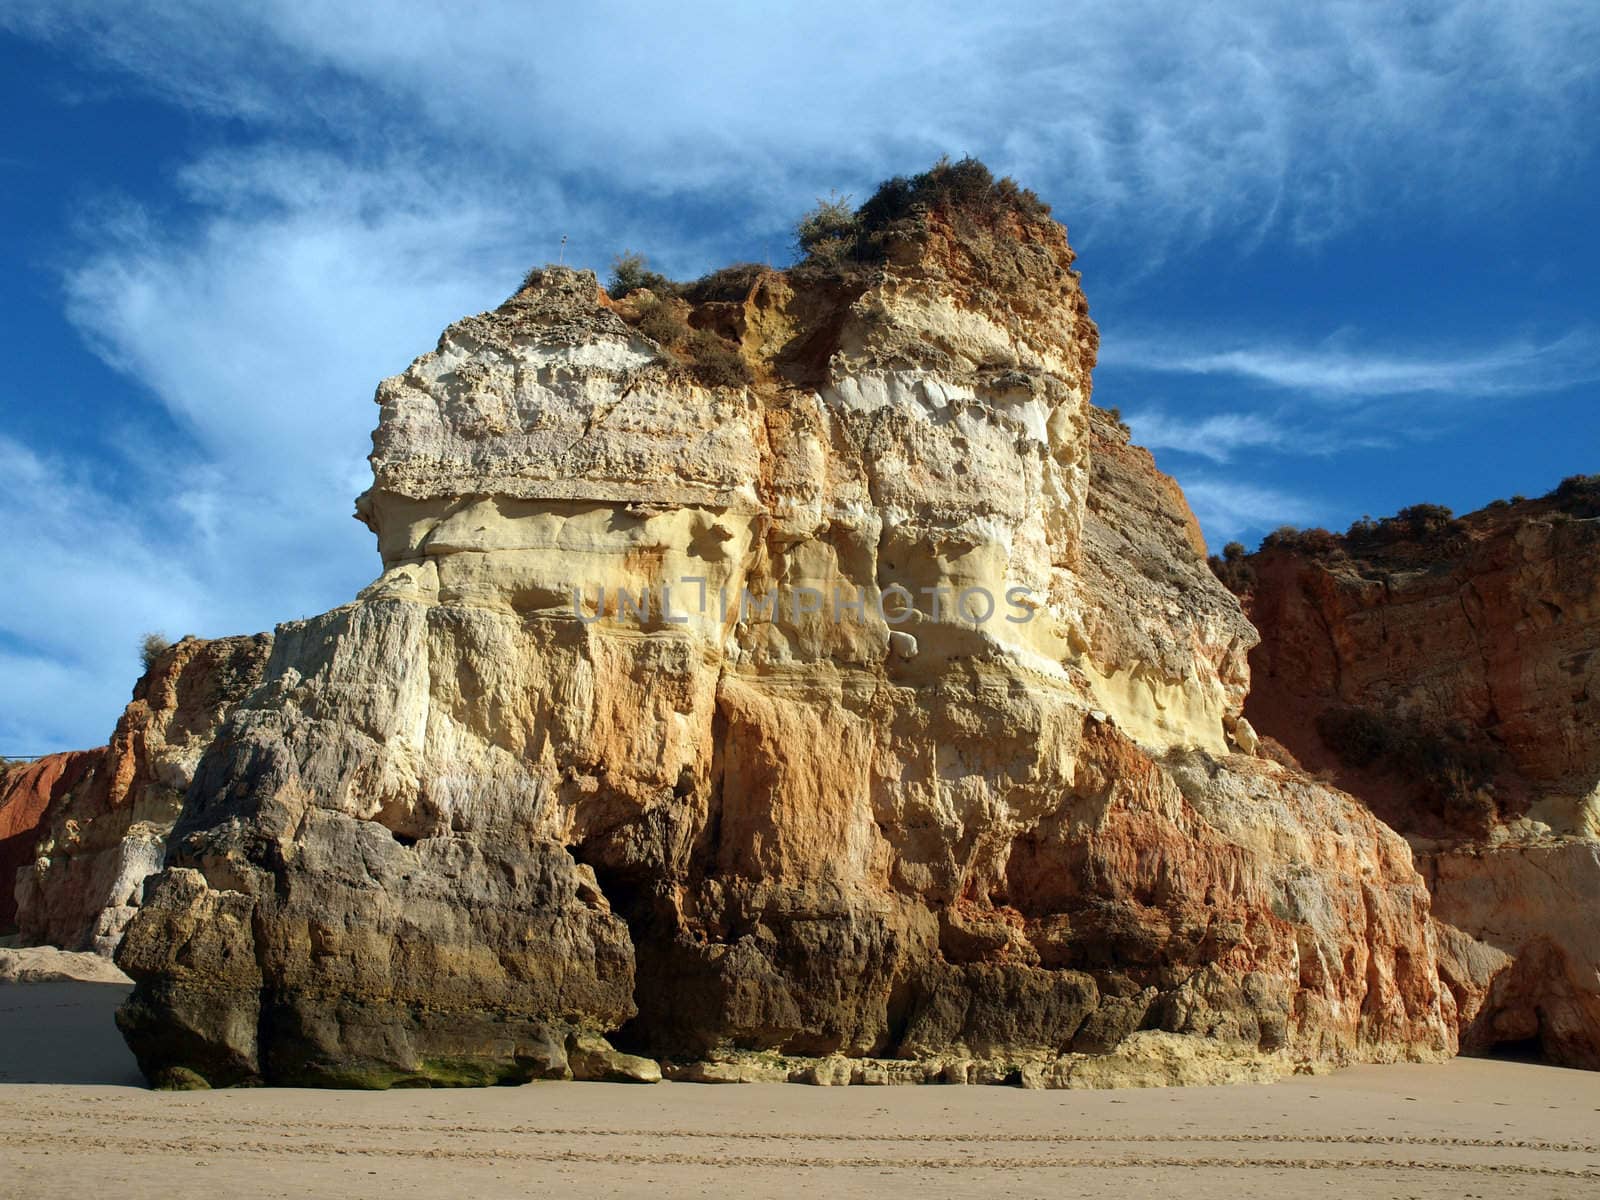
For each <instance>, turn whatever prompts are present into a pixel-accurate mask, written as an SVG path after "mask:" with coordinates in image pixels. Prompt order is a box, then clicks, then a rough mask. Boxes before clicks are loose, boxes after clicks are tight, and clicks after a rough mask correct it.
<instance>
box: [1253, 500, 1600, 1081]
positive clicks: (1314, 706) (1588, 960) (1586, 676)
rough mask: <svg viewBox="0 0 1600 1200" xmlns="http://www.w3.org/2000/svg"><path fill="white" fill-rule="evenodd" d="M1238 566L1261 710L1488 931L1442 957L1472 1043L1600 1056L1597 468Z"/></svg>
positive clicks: (1449, 913) (1306, 537) (1441, 908)
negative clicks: (1535, 494) (1526, 491)
mask: <svg viewBox="0 0 1600 1200" xmlns="http://www.w3.org/2000/svg"><path fill="white" fill-rule="evenodd" d="M1224 569H1225V570H1226V569H1227V568H1226V567H1225V568H1224ZM1233 573H1234V581H1235V583H1236V584H1237V585H1239V586H1240V587H1241V590H1243V591H1244V592H1245V594H1246V596H1247V598H1248V603H1249V609H1250V613H1251V617H1252V619H1253V620H1254V621H1255V622H1256V624H1257V625H1258V626H1259V628H1260V630H1261V634H1262V641H1261V644H1260V645H1259V646H1258V647H1257V648H1256V649H1255V651H1254V652H1253V653H1252V655H1251V666H1252V670H1253V675H1254V687H1253V690H1252V692H1251V694H1250V699H1249V702H1248V704H1247V705H1246V709H1245V711H1246V712H1247V713H1248V714H1249V717H1250V719H1251V721H1252V722H1253V723H1254V724H1255V726H1256V727H1257V728H1259V729H1260V730H1261V731H1262V732H1263V733H1264V734H1269V735H1271V736H1272V737H1274V738H1276V739H1278V740H1279V741H1281V742H1282V743H1283V744H1284V745H1286V746H1287V747H1289V749H1290V750H1291V751H1292V752H1293V753H1294V754H1295V755H1297V756H1298V757H1299V759H1300V760H1301V761H1302V762H1303V763H1304V764H1305V765H1306V766H1307V767H1309V768H1312V769H1320V770H1326V771H1331V772H1332V773H1333V777H1334V778H1335V779H1336V780H1337V782H1338V783H1339V784H1340V785H1341V786H1343V787H1346V788H1348V789H1350V790H1351V791H1353V792H1355V793H1356V794H1357V795H1359V796H1360V797H1362V799H1363V800H1365V801H1367V803H1368V804H1369V805H1370V806H1371V807H1372V808H1373V809H1374V811H1376V812H1377V813H1378V814H1379V815H1380V816H1381V817H1383V819H1384V820H1385V821H1387V822H1388V823H1389V824H1391V825H1393V826H1394V827H1395V828H1396V829H1398V830H1400V831H1401V832H1403V833H1405V834H1406V835H1407V836H1408V837H1409V838H1410V839H1411V841H1412V843H1413V845H1414V847H1415V848H1416V850H1417V852H1418V854H1419V857H1420V859H1421V864H1422V867H1423V871H1424V874H1425V875H1426V876H1427V878H1428V880H1429V883H1430V885H1431V889H1432V894H1433V900H1434V910H1435V912H1436V914H1437V915H1438V916H1439V917H1440V918H1441V919H1442V920H1444V921H1447V922H1450V923H1451V924H1453V925H1455V926H1458V927H1459V928H1460V929H1461V930H1462V931H1464V932H1465V933H1466V934H1469V935H1470V936H1471V937H1472V938H1474V939H1481V941H1482V942H1483V943H1484V946H1482V947H1478V948H1475V949H1472V950H1471V957H1472V960H1473V961H1472V963H1471V964H1464V963H1462V962H1459V961H1458V962H1447V974H1448V975H1449V976H1450V979H1451V985H1452V988H1453V989H1454V991H1455V992H1456V993H1457V998H1458V1001H1459V1002H1460V1003H1461V1004H1462V1007H1463V1009H1464V1010H1466V1009H1468V1008H1470V1009H1471V1012H1470V1014H1465V1013H1464V1015H1469V1016H1470V1019H1468V1020H1466V1021H1464V1028H1463V1040H1464V1043H1465V1045H1467V1046H1468V1047H1469V1048H1484V1047H1489V1046H1493V1045H1495V1044H1498V1043H1504V1042H1529V1043H1534V1044H1537V1045H1538V1046H1539V1047H1540V1048H1541V1049H1542V1051H1543V1053H1544V1054H1545V1055H1546V1056H1547V1057H1550V1058H1553V1059H1554V1060H1556V1061H1560V1062H1564V1063H1569V1064H1573V1065H1583V1066H1590V1067H1600V934H1597V932H1596V929H1597V926H1596V921H1595V918H1596V916H1597V915H1600V479H1596V478H1594V477H1590V478H1588V479H1581V478H1580V479H1574V480H1569V481H1568V482H1567V483H1565V484H1563V485H1562V487H1561V488H1558V489H1557V490H1556V491H1555V492H1552V493H1551V494H1550V495H1549V496H1547V497H1545V498H1543V499H1541V500H1531V501H1527V500H1519V501H1518V502H1516V503H1514V504H1506V503H1503V502H1502V503H1497V504H1494V505H1490V506H1489V507H1488V508H1485V509H1483V510H1481V511H1479V512H1475V513H1471V514H1469V515H1467V516H1465V517H1462V518H1459V519H1456V518H1453V517H1451V515H1450V514H1449V513H1448V512H1447V511H1446V510H1442V509H1438V508H1436V507H1433V506H1426V505H1423V506H1418V507H1416V508H1414V509H1408V510H1406V511H1405V512H1402V513H1401V514H1400V515H1399V516H1398V517H1395V518H1390V519H1388V520H1386V521H1383V522H1370V523H1361V524H1358V525H1357V526H1356V527H1354V528H1353V529H1352V530H1351V531H1350V532H1349V533H1348V534H1346V535H1342V536H1334V535H1330V534H1326V533H1323V532H1321V531H1309V532H1305V533H1299V534H1294V535H1281V536H1275V537H1273V538H1269V539H1268V541H1267V542H1266V543H1265V544H1264V545H1263V548H1262V550H1261V551H1260V552H1259V553H1258V554H1256V555H1253V556H1250V557H1249V558H1248V559H1244V560H1240V562H1239V563H1238V564H1237V565H1236V566H1235V568H1234V572H1233ZM1452 957H1459V956H1452Z"/></svg>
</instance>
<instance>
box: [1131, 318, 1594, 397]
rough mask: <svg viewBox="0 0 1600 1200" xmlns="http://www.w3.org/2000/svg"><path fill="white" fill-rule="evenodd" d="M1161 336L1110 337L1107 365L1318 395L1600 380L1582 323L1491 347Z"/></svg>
mask: <svg viewBox="0 0 1600 1200" xmlns="http://www.w3.org/2000/svg"><path fill="white" fill-rule="evenodd" d="M1219 340H1221V339H1217V338H1212V339H1200V338H1195V337H1192V336H1173V335H1170V334H1168V335H1158V336H1144V337H1137V336H1135V337H1122V336H1118V337H1113V338H1107V339H1106V343H1105V346H1104V348H1103V350H1102V353H1101V358H1100V361H1101V364H1102V365H1105V366H1115V367H1126V368H1131V369H1137V370H1144V371H1155V372H1161V373H1164V374H1180V375H1217V376H1226V377H1232V378H1236V379H1242V380H1246V381H1248V382H1251V383H1257V384H1263V385H1265V386H1267V387H1272V388H1280V389H1285V390H1290V391H1294V392H1298V393H1300V394H1302V395H1304V396H1306V397H1309V398H1312V399H1323V400H1340V401H1343V400H1347V399H1349V398H1351V397H1357V398H1376V397H1382V396H1445V397H1450V398H1484V397H1500V396H1521V395H1528V394H1530V393H1534V392H1546V391H1554V390H1557V389H1560V388H1565V387H1571V386H1573V385H1574V384H1578V383H1585V382H1588V381H1591V380H1595V379H1600V337H1597V336H1596V334H1595V333H1594V331H1593V330H1590V329H1576V330H1573V331H1572V332H1570V333H1568V334H1566V335H1565V336H1563V337H1560V338H1556V339H1554V340H1551V341H1545V342H1537V341H1531V340H1526V339H1524V340H1517V341H1509V342H1503V343H1501V344H1500V345H1497V346H1491V347H1489V348H1488V349H1478V350H1460V351H1450V350H1430V351H1425V352H1412V353H1408V354H1407V353H1397V352H1386V351H1383V350H1380V349H1377V348H1371V347H1369V348H1352V347H1350V346H1349V345H1348V344H1347V343H1348V342H1349V340H1350V339H1349V338H1348V337H1341V338H1340V339H1339V340H1338V344H1323V345H1320V346H1306V347H1297V346H1288V345H1277V344H1257V345H1236V346H1233V347H1231V348H1227V349H1221V350H1217V349H1209V348H1205V347H1207V346H1215V345H1216V343H1217V341H1219Z"/></svg>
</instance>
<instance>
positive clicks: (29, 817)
mask: <svg viewBox="0 0 1600 1200" xmlns="http://www.w3.org/2000/svg"><path fill="white" fill-rule="evenodd" d="M105 753H106V752H105V748H104V747H101V748H100V749H96V750H68V751H66V752H64V753H61V754H47V755H45V756H44V757H43V758H36V759H34V760H33V761H31V762H18V763H11V764H0V931H4V932H6V933H10V932H11V931H13V930H15V929H16V926H17V898H16V893H15V889H14V887H13V881H14V880H15V879H16V878H17V872H19V871H21V870H23V869H24V868H31V867H32V865H33V860H34V851H35V849H36V848H37V847H38V844H39V826H40V823H41V822H43V821H44V819H45V813H46V812H47V811H48V810H49V808H50V806H51V805H52V804H59V803H60V802H61V800H62V798H63V797H65V796H66V795H68V794H69V793H70V792H71V791H72V790H73V789H74V788H76V787H77V786H78V785H79V784H81V783H82V782H83V780H84V779H85V777H87V776H88V775H89V774H90V773H92V772H93V771H94V770H95V768H96V767H97V766H98V765H99V763H100V762H101V761H102V760H103V759H104V757H105Z"/></svg>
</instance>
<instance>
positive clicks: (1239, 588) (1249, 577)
mask: <svg viewBox="0 0 1600 1200" xmlns="http://www.w3.org/2000/svg"><path fill="white" fill-rule="evenodd" d="M1206 565H1207V566H1209V567H1210V568H1211V573H1212V574H1213V575H1215V576H1216V577H1217V578H1218V579H1220V580H1221V581H1222V586H1223V587H1225V588H1227V589H1228V590H1229V591H1230V592H1232V593H1233V594H1234V595H1235V596H1242V595H1244V594H1245V593H1246V592H1248V591H1249V590H1250V589H1251V588H1252V587H1253V586H1255V582H1256V572H1255V568H1254V567H1252V566H1251V565H1250V564H1249V563H1248V562H1247V561H1245V550H1244V543H1243V542H1229V543H1228V544H1227V545H1226V546H1224V547H1223V548H1222V556H1221V557H1220V558H1219V557H1218V556H1217V555H1215V554H1213V555H1212V556H1211V557H1210V558H1208V559H1206Z"/></svg>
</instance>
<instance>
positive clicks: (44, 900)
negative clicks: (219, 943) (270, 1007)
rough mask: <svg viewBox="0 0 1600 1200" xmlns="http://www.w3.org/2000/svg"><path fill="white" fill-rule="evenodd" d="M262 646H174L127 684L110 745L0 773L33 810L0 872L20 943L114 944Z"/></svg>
mask: <svg viewBox="0 0 1600 1200" xmlns="http://www.w3.org/2000/svg"><path fill="white" fill-rule="evenodd" d="M271 644H272V639H271V638H270V637H268V636H267V635H265V634H261V635H258V636H256V637H232V638H220V639H218V640H215V641H202V640H199V639H196V638H184V639H183V640H182V641H181V642H178V643H176V644H175V645H173V646H169V647H168V648H167V649H166V650H164V651H162V653H161V654H160V655H158V656H157V658H156V660H155V661H154V662H153V663H152V664H151V666H150V668H149V670H148V671H146V673H145V675H144V676H143V677H142V678H141V679H140V680H139V682H138V684H137V685H136V686H135V688H134V693H133V701H132V703H130V704H129V705H128V707H127V708H126V709H125V710H124V711H123V714H122V717H121V718H120V719H119V720H118V722H117V727H116V730H115V732H113V733H112V735H111V743H110V745H108V746H105V747H102V748H101V749H99V750H90V751H82V752H77V753H74V754H65V755H52V756H51V757H50V758H47V759H40V760H39V761H38V762H36V763H33V764H32V765H31V766H30V767H27V768H24V769H23V770H21V771H18V772H14V773H13V774H12V775H8V776H7V777H6V779H5V786H6V787H7V788H8V789H9V788H10V787H11V785H12V781H13V778H16V779H17V780H18V788H17V790H18V791H19V792H22V793H23V794H24V795H25V796H26V797H28V800H27V802H26V803H25V804H23V807H24V808H27V809H29V810H30V811H36V812H37V816H36V817H35V820H34V828H33V829H32V831H31V834H30V835H28V836H27V837H26V838H22V839H19V842H26V853H25V854H23V853H20V852H19V853H18V855H17V862H16V864H10V863H8V864H6V865H7V866H11V868H12V869H11V873H10V874H8V875H7V876H6V878H7V879H8V880H9V879H11V878H15V880H16V923H17V926H18V929H19V932H20V935H21V940H22V942H23V944H24V945H48V946H58V947H61V948H63V949H66V950H93V951H95V952H97V953H99V954H102V955H110V954H111V953H112V952H113V951H114V950H115V949H116V948H117V944H118V943H119V942H120V941H121V940H122V932H123V930H124V928H126V926H127V924H128V921H129V920H130V918H131V917H132V916H133V911H134V909H135V908H136V907H137V906H138V904H139V902H140V899H141V896H142V893H143V889H144V881H145V879H146V878H147V877H149V876H150V875H152V874H154V873H155V872H156V871H159V870H160V869H161V865H162V859H163V856H164V854H165V850H166V838H167V834H168V833H169V832H170V830H171V829H172V824H173V822H174V821H175V820H176V819H177V816H178V811H179V809H180V808H181V807H182V805H183V797H184V793H185V791H186V790H187V789H188V786H189V783H190V781H191V780H192V778H193V776H194V770H195V767H196V765H197V764H198V763H199V761H200V755H201V753H202V752H203V751H204V750H205V749H206V748H207V747H208V746H209V745H210V744H211V743H212V740H213V739H214V738H215V736H216V733H217V729H218V727H219V726H220V724H221V723H222V720H223V718H224V717H226V716H227V714H228V711H229V710H230V709H231V708H232V706H233V705H234V704H235V703H237V702H238V700H239V699H240V698H241V697H242V696H243V695H244V694H245V693H247V692H248V691H250V689H251V688H253V687H254V686H255V685H256V683H258V682H259V681H260V678H261V673H262V669H263V667H264V666H265V664H266V658H267V651H268V649H269V648H270V646H271ZM40 799H43V800H45V801H47V803H45V804H42V805H41V804H39V803H38V801H39V800H40ZM10 811H11V808H10V805H9V804H8V805H7V806H6V807H5V808H3V809H0V814H6V815H8V814H9V813H10ZM20 849H21V847H20V846H19V851H20Z"/></svg>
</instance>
